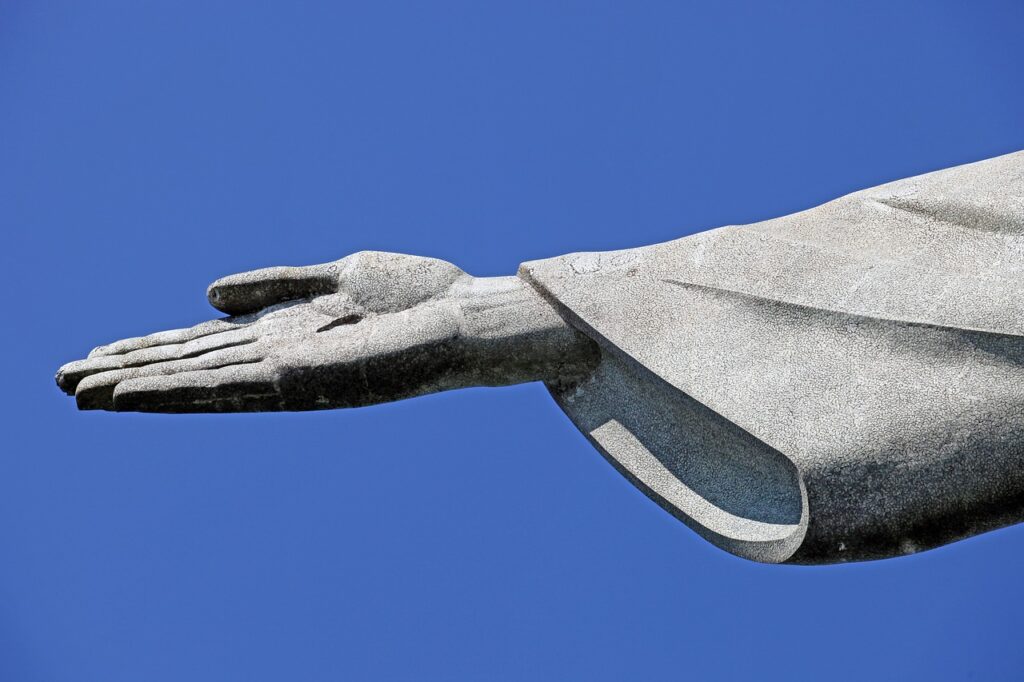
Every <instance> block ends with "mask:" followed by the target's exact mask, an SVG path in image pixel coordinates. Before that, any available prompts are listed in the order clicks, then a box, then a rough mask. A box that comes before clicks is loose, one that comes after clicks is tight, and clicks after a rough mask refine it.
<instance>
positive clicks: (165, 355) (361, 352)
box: [57, 252, 597, 412]
mask: <svg viewBox="0 0 1024 682" xmlns="http://www.w3.org/2000/svg"><path fill="white" fill-rule="evenodd" d="M208 297H209V299H210V302H211V303H212V304H213V305H214V306H215V307H217V308H218V309H220V310H222V311H224V312H228V313H232V315H231V316H230V317H227V318H223V319H220V320H211V321H209V322H206V323H203V324H200V325H197V326H196V327H192V328H189V329H182V330H173V331H168V332H158V333H157V334H152V335H149V336H145V337H139V338H134V339H126V340H123V341H119V342H116V343H113V344H110V345H109V346H103V347H100V348H97V349H95V350H94V351H93V352H92V353H90V355H89V357H88V358H86V359H85V360H80V361H77V362H73V363H70V364H68V365H65V366H64V367H62V368H61V370H60V371H59V372H58V374H57V383H58V385H59V386H60V387H61V388H62V389H63V390H65V391H66V392H68V393H69V394H74V395H75V396H76V399H77V402H78V405H79V407H80V408H82V409H108V410H110V409H113V410H139V411H155V412H206V411H215V412H224V411H232V412H235V411H238V412H245V411H267V410H306V409H325V408H335V407H354V406H359V405H368V404H373V403H380V402H388V401H392V400H399V399H402V398H408V397H413V396H416V395H422V394H425V393H432V392H436V391H441V390H447V389H453V388H463V387H468V386H501V385H508V384H515V383H522V382H527V381H538V380H547V381H553V380H557V379H559V378H563V377H572V376H575V375H578V374H580V373H582V372H584V371H585V370H586V369H587V368H588V367H590V366H592V365H593V364H595V363H596V361H597V350H596V347H595V346H594V344H593V342H591V341H590V340H589V339H587V338H586V337H585V336H584V335H582V334H580V333H579V332H578V331H576V330H575V329H573V328H572V327H571V326H569V325H568V324H567V323H566V322H565V321H564V320H563V319H562V318H561V316H560V315H559V314H558V313H557V312H556V311H555V309H554V308H553V307H552V306H551V305H550V304H549V303H548V302H547V301H546V300H545V299H544V298H543V297H541V296H540V294H538V293H537V292H536V291H535V290H534V289H533V288H532V287H531V286H530V285H528V284H527V283H526V282H524V281H523V280H521V279H519V278H518V277H480V278H478V277H472V276H470V275H468V274H466V273H464V272H462V271H461V270H460V269H458V268H457V267H455V266H454V265H451V264H450V263H446V262H444V261H439V260H436V259H430V258H420V257H415V256H403V255H399V254H389V253H380V252H362V253H359V254H354V255H353V256H349V257H348V258H344V259H342V260H340V261H336V262H334V263H326V264H322V265H314V266H308V267H301V268H292V267H279V268H267V269H263V270H256V271H252V272H247V273H242V274H239V275H232V276H230V277H226V278H223V279H221V280H218V281H216V282H214V283H213V284H212V285H211V286H210V288H209V290H208Z"/></svg>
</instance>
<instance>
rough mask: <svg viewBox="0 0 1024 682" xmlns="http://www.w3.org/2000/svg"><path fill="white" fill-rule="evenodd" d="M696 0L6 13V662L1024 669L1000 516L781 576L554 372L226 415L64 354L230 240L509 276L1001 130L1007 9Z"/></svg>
mask: <svg viewBox="0 0 1024 682" xmlns="http://www.w3.org/2000/svg"><path fill="white" fill-rule="evenodd" d="M700 5H701V6H698V4H697V3H675V2H665V3H656V2H651V3H624V2H623V3H615V4H610V3H601V2H560V3H527V2H520V3H503V4H501V5H499V4H497V3H477V2H464V3H391V2H374V3H362V4H350V3H341V2H323V3H307V2H280V3H276V4H270V3H223V2H192V3H154V2H141V3H140V2H121V3H110V2H98V1H97V2H89V3H82V2H58V1H53V2H45V3H39V2H23V1H19V0H7V1H6V2H3V3H2V4H0V103H2V106H0V219H2V225H3V235H4V239H5V240H6V247H5V248H4V249H2V251H0V258H2V259H3V261H2V262H3V270H4V275H5V280H6V281H7V285H6V286H5V288H4V289H5V291H4V299H3V301H4V310H5V313H6V324H5V331H4V334H3V335H2V336H0V343H2V350H3V355H4V357H5V358H6V362H5V363H4V372H5V375H6V376H5V382H4V388H5V390H4V391H3V392H2V396H0V401H2V404H0V414H2V415H3V422H2V423H3V432H4V441H5V445H4V447H3V448H2V454H0V680H12V681H17V682H22V681H25V682H28V681H35V680H39V681H46V682H56V681H64V680H74V681H76V682H83V681H86V682H88V681H92V680H96V681H103V682H117V681H120V680H125V681H128V680H131V681H137V680H147V681H150V682H155V681H162V680H174V681H178V680H183V679H187V680H218V681H222V680H246V681H256V680H284V679H294V680H337V679H381V680H392V679H394V680H404V679H414V680H462V679H465V680H480V679H494V680H548V679H551V680H567V679H579V680H623V679H639V678H645V679H654V680H665V679H672V680H675V679H695V680H713V679H743V678H749V677H755V676H756V677H757V678H758V679H776V678H778V679H788V680H805V679H806V680H816V679H835V680H859V679H902V680H906V679H921V680H947V679H948V680H965V679H976V680H1006V679H1015V678H1016V679H1019V675H1020V670H1021V668H1022V665H1024V649H1022V648H1021V642H1020V633H1021V632H1022V628H1024V608H1022V607H1024V582H1022V581H1021V578H1020V577H1021V575H1022V571H1024V527H1020V528H1008V529H1004V530H1001V531H997V532H993V533H989V534H987V535H984V536H981V537H977V538H974V539H971V540H968V541H965V542H961V543H958V544H955V545H952V546H948V547H945V548H941V549H938V550H935V551H931V552H926V553H924V554H920V555H916V556H913V557H908V558H903V559H898V560H893V561H887V562H876V563H869V564H856V565H844V566H831V567H820V568H806V567H786V566H782V567H780V566H764V565H758V564H754V563H749V562H746V561H743V560H740V559H736V558H734V557H732V556H730V555H727V554H725V553H723V552H722V551H720V550H717V549H715V548H714V547H712V546H710V545H708V544H707V543H705V542H704V541H702V540H700V539H699V538H698V537H697V536H696V535H694V534H693V533H692V532H691V531H689V530H688V529H687V528H685V527H684V526H683V525H682V524H680V523H678V522H677V521H675V520H674V519H672V518H671V517H669V515H667V514H666V513H664V512H663V511H661V510H660V509H659V508H658V507H657V506H656V505H655V504H654V503H652V502H650V501H649V500H647V499H646V498H645V497H644V496H643V495H642V494H641V493H640V492H638V491H637V490H635V489H634V488H632V487H631V486H630V484H629V483H628V482H626V481H625V479H623V478H622V477H620V476H619V475H618V474H617V473H615V471H614V470H613V469H612V468H611V467H610V466H609V465H608V464H607V463H606V462H605V461H604V460H603V459H602V458H601V457H600V456H599V455H598V454H597V453H596V452H594V451H593V450H592V448H591V447H590V445H588V444H587V443H586V442H585V440H584V439H583V437H582V436H581V435H580V434H579V433H578V432H577V431H576V430H575V428H574V427H573V426H572V425H571V424H570V422H569V421H568V420H567V419H566V418H565V417H564V416H563V415H562V414H561V413H560V412H559V410H558V408H557V407H556V406H555V405H554V403H553V402H552V401H551V400H550V398H549V397H548V396H547V394H546V392H545V390H544V389H543V387H542V386H540V385H525V386H518V387H514V388H507V389H476V390H468V391H461V392H455V393H448V394H442V395H435V396H430V397H426V398H420V399H416V400H412V401H405V402H401V403H396V404H392V405H384V406H378V407H373V408H366V409H362V410H356V411H347V412H324V413H316V414H267V415H228V416H210V415H196V416H166V415H134V414H99V413H78V412H77V411H76V410H75V409H74V405H73V403H72V401H70V400H68V399H66V398H65V397H64V396H62V395H61V394H60V393H59V392H58V391H57V389H56V388H55V387H54V385H53V382H52V376H53V372H54V371H55V369H56V368H57V367H58V366H59V365H60V364H62V363H64V362H66V361H69V360H72V359H76V358H78V357H81V356H83V355H84V354H85V353H86V352H88V350H89V349H90V348H92V347H93V346H94V345H97V344H99V343H102V342H107V341H110V340H113V339H116V338H121V337H124V336H133V335H136V334H139V333H145V332H149V331H154V330H158V329H164V328H171V327H178V326H184V325H189V324H192V323H194V322H198V321H200V320H203V319H206V318H208V317H212V316H213V314H214V311H212V309H209V308H208V307H207V305H206V302H205V298H204V289H205V286H206V284H207V283H208V282H210V281H212V280H213V279H215V278H216V277H219V276H221V275H225V274H228V273H231V272H236V271H241V270H247V269H252V268H255V267H262V266H267V265H275V264H304V263H315V262H322V261H324V260H331V259H334V258H339V257H341V256H344V255H346V254H348V253H351V252H353V251H357V250H360V249H384V250H392V251H401V252H407V253H415V254H423V255H430V256H437V257H441V258H445V259H447V260H450V261H452V262H454V263H456V264H458V265H460V266H461V267H463V268H464V269H466V270H467V271H469V272H471V273H473V274H478V275H498V274H510V273H512V272H514V271H515V268H516V266H517V265H518V264H519V263H520V262H522V261H524V260H529V259H534V258H539V257H544V256H551V255H557V254H561V253H565V252H568V251H578V250H600V249H613V248H623V247H628V246H636V245H641V244H647V243H654V242H659V241H664V240H667V239H671V238H675V237H679V236H682V235H685V234H688V233H691V232H694V231H699V230H702V229H706V228H710V227H715V226H718V225H722V224H729V223H744V222H751V221H755V220H759V219H764V218H769V217H773V216H776V215H780V214H784V213H787V212H791V211H795V210H799V209H802V208H807V207H810V206H813V205H815V204H818V203H821V202H823V201H826V200H828V199H830V198H833V197H835V196H838V195H841V194H844V193H846V192H849V191H853V190H856V189H860V188H863V187H867V186H871V185H875V184H878V183H881V182H884V181H887V180H892V179H896V178H900V177H904V176H908V175H913V174H916V173H919V172H924V171H929V170H934V169H938V168H943V167H947V166H950V165H955V164H959V163H964V162H968V161H973V160H978V159H982V158H985V157H989V156H994V155H997V154H1001V153H1006V152H1010V151H1014V150H1017V149H1021V148H1024V127H1022V125H1021V123H1022V121H1024V88H1022V87H1021V65H1022V64H1024V41H1022V40H1020V28H1021V26H1022V25H1024V5H1021V4H1020V3H1019V2H1002V3H998V2H972V3H954V2H918V3H913V2H858V3H779V4H777V3H755V2H751V3H734V2H721V3H700ZM779 5H781V6H779Z"/></svg>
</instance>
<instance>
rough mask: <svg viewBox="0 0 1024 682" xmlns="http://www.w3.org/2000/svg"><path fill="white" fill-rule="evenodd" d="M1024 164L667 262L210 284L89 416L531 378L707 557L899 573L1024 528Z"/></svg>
mask: <svg viewBox="0 0 1024 682" xmlns="http://www.w3.org/2000/svg"><path fill="white" fill-rule="evenodd" d="M1022 275H1024V152H1018V153H1016V154H1010V155H1007V156H1003V157H999V158H995V159H990V160H988V161H983V162H980V163H975V164H970V165H966V166H961V167H957V168H953V169H949V170H945V171H940V172H937V173H931V174H928V175H923V176H920V177H916V178H910V179H907V180H901V181H899V182H894V183H891V184H887V185H883V186H881V187H876V188H873V189H869V190H865V191H862V192H857V193H855V194H851V195H849V196H846V197H842V198H840V199H837V200H835V201H832V202H830V203H827V204H824V205H822V206H819V207H817V208H813V209H810V210H807V211H803V212H801V213H797V214H794V215H791V216H786V217H783V218H778V219H775V220H768V221H765V222H762V223H757V224H753V225H748V226H743V227H732V226H730V227H723V228H719V229H716V230H710V231H708V232H704V233H701V234H697V235H693V236H691V237H686V238H683V239H679V240H676V241H672V242H668V243H665V244H657V245H654V246H647V247H641V248H637V249H628V250H624V251H616V252H605V253H580V254H569V255H566V256H561V257H558V258H552V259H548V260H542V261H534V262H529V263H524V264H523V265H522V266H521V267H520V270H519V276H518V277H498V278H475V277H471V276H470V275H467V274H466V273H464V272H462V271H461V270H459V269H458V268H457V267H455V266H454V265H451V264H449V263H445V262H443V261H438V260H435V259H428V258H419V257H414V256H402V255H397V254H385V253H376V252H364V253H359V254H355V255H353V256H349V257H347V258H343V259H342V260H340V261H336V262H334V263H327V264H324V265H315V266H307V267H300V268H269V269H265V270H257V271H253V272H249V273H243V274H240V275H233V276H231V277H227V278H224V279H222V280H218V281H217V282H214V283H213V285H211V287H210V289H209V298H210V302H211V303H212V304H213V305H214V306H215V307H216V308H218V309H220V310H222V311H224V312H227V313H230V314H231V315H232V316H231V317H227V318H223V319H220V320H213V321H210V322H206V323H203V324H201V325H198V326H197V327H193V328H191V329H185V330H176V331H171V332H161V333H158V334H154V335H151V336H147V337H141V338H137V339H127V340H124V341H119V342H116V343H114V344H111V345H109V346H105V347H100V348H97V349H96V350H94V351H93V352H92V353H90V355H89V357H88V358H87V359H85V360H81V361H78V362H73V363H70V364H68V365H65V366H64V367H62V368H61V370H60V371H59V372H58V375H57V382H58V384H59V385H60V386H61V388H63V389H64V390H65V391H67V392H68V393H70V394H74V395H75V396H76V399H77V401H78V405H79V406H80V407H81V408H83V409H90V408H92V409H113V410H139V411H157V412H197V411H199V412H234V411H261V410H306V409H324V408H335V407H352V406H359V405H367V404H372V403H379V402H384V401H388V400H397V399H401V398H406V397H411V396H415V395H421V394H424V393H429V392H434V391H439V390H446V389H452V388H459V387H464V386H474V385H490V386H497V385H506V384H514V383H520V382H524V381H537V380H541V381H545V382H547V384H548V387H549V388H550V390H551V392H552V394H553V395H554V397H555V399H556V401H557V402H558V404H559V405H560V406H561V407H562V409H563V410H564V411H565V413H566V414H567V415H568V416H569V417H570V418H571V419H572V420H573V422H574V423H576V425H577V426H578V427H579V428H580V430H581V431H582V432H583V433H584V434H585V435H586V436H587V438H589V439H590V440H591V442H592V443H593V444H594V445H595V446H596V447H597V448H598V450H600V451H601V452H602V453H603V454H604V455H605V456H606V457H607V458H608V460H609V461H610V462H611V463H612V464H613V465H614V466H615V467H616V468H617V469H619V470H620V471H621V472H622V473H624V474H625V475H626V476H627V477H629V479H630V480H632V481H633V482H634V483H635V484H636V485H638V486H639V487H640V488H641V489H642V490H644V492H645V493H647V494H648V495H649V496H650V497H651V498H652V499H654V500H655V501H656V502H657V503H658V504H660V505H661V506H662V507H664V508H665V509H667V510H668V511H669V512H671V513H672V514H674V515H675V516H677V517H678V518H680V519H681V520H683V521H684V522H685V523H686V524H688V525H689V526H690V527H691V528H693V529H694V530H695V531H696V532H698V533H699V534H700V535H702V536H703V537H705V538H707V539H708V540H709V541H711V542H712V543H714V544H716V545H717V546H719V547H721V548H723V549H725V550H727V551H729V552H732V553H734V554H737V555H739V556H742V557H746V558H749V559H754V560H758V561H766V562H794V563H828V562H836V561H851V560H863V559H874V558H882V557H889V556H897V555H900V554H907V553H911V552H916V551H919V550H922V549H926V548H929V547H934V546H936V545H940V544H943V543H947V542H950V541H953V540H956V539H959V538H963V537H966V536H969V535H973V534H976V533H980V532H984V531H986V530H990V529H993V528H997V527H1000V526H1004V525H1007V524H1010V523H1016V522H1018V521H1020V520H1022V519H1024V278H1022Z"/></svg>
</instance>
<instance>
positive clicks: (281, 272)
mask: <svg viewBox="0 0 1024 682" xmlns="http://www.w3.org/2000/svg"><path fill="white" fill-rule="evenodd" d="M339 270H340V266H339V265H338V264H337V263H324V264H322V265H307V266H304V267H287V266H283V267H275V268H263V269H261V270H250V271H249V272H242V273H239V274H237V275H229V276H227V277H221V278H220V279H218V280H217V281H216V282H214V283H213V284H211V285H210V286H209V287H208V288H207V290H206V297H207V298H208V299H209V301H210V305H212V306H213V307H214V308H216V309H217V310H220V311H222V312H225V313H228V314H229V315H244V314H246V313H253V312H256V311H258V310H262V309H263V308H266V307H267V306H271V305H274V304H275V303H281V302H283V301H291V300H294V299H298V298H309V297H311V296H321V295H323V294H333V293H335V292H337V291H338V272H339Z"/></svg>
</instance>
